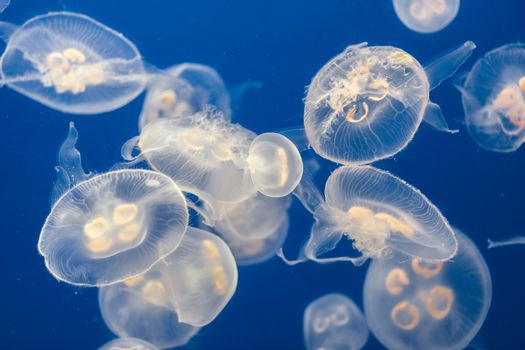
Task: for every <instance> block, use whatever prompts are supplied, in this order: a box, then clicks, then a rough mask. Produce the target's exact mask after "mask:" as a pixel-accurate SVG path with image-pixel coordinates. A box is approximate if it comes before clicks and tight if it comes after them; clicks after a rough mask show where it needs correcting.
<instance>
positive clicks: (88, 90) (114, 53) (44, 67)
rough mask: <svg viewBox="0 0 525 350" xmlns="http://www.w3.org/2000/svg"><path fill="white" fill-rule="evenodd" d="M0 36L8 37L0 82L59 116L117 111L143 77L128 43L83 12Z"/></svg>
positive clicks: (0, 31) (37, 20)
mask: <svg viewBox="0 0 525 350" xmlns="http://www.w3.org/2000/svg"><path fill="white" fill-rule="evenodd" d="M0 37H3V38H8V40H7V46H6V49H5V51H4V53H3V55H2V57H1V59H0V73H1V79H2V81H1V83H5V84H7V85H8V86H9V87H11V88H12V89H14V90H16V91H17V92H19V93H21V94H23V95H25V96H27V97H29V98H31V99H33V100H36V101H38V102H40V103H42V104H44V105H46V106H48V107H50V108H53V109H56V110H59V111H61V112H64V113H73V114H97V113H104V112H109V111H111V110H114V109H117V108H120V107H122V106H123V105H125V104H127V103H128V102H130V101H131V100H133V99H134V98H135V97H137V96H138V95H139V94H140V93H141V92H142V91H143V90H144V87H145V85H146V82H147V79H148V75H147V74H146V72H145V69H144V64H143V62H142V58H141V55H140V53H139V52H138V50H137V48H136V47H135V45H134V44H133V43H132V42H130V41H129V40H128V39H126V38H125V37H124V36H123V35H122V34H120V33H118V32H116V31H114V30H113V29H111V28H109V27H107V26H105V25H104V24H102V23H99V22H97V21H95V20H94V19H92V18H90V17H88V16H85V15H82V14H77V13H71V12H51V13H48V14H45V15H40V16H36V17H34V18H31V19H30V20H28V21H27V22H26V23H24V24H22V25H21V26H20V27H14V26H12V25H2V26H0Z"/></svg>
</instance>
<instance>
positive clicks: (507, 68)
mask: <svg viewBox="0 0 525 350" xmlns="http://www.w3.org/2000/svg"><path fill="white" fill-rule="evenodd" d="M462 78H463V81H461V82H460V83H459V84H458V89H459V90H460V91H461V94H462V101H463V110H464V111H465V120H466V123H467V129H468V132H469V134H470V136H471V137H472V138H473V139H474V141H475V142H476V143H477V144H478V145H479V146H481V147H483V148H485V149H487V150H489V151H496V152H512V151H515V150H516V149H518V148H519V147H520V146H521V144H522V143H523V142H524V141H525V44H509V45H504V46H501V47H499V48H497V49H495V50H492V51H490V52H488V53H486V54H485V55H484V56H483V57H482V58H481V59H479V60H478V61H477V62H476V64H475V65H474V67H473V68H472V70H471V71H470V72H469V73H468V74H466V75H464V76H463V77H462Z"/></svg>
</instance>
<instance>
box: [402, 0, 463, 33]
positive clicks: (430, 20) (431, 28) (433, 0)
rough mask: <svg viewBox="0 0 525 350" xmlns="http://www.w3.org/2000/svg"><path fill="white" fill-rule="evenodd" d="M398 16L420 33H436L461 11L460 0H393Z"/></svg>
mask: <svg viewBox="0 0 525 350" xmlns="http://www.w3.org/2000/svg"><path fill="white" fill-rule="evenodd" d="M393 3H394V10H395V11H396V15H397V17H399V19H400V20H401V22H403V24H404V25H405V26H407V27H408V28H410V29H412V30H413V31H416V32H420V33H434V32H438V31H440V30H441V29H443V28H445V27H446V26H448V25H449V23H450V22H452V21H453V20H454V18H456V15H457V14H458V11H459V0H393Z"/></svg>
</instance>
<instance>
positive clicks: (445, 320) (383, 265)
mask: <svg viewBox="0 0 525 350" xmlns="http://www.w3.org/2000/svg"><path fill="white" fill-rule="evenodd" d="M455 231H456V234H457V237H458V254H457V255H456V256H455V257H454V259H453V260H450V261H445V262H443V261H436V260H424V259H419V258H415V257H410V256H406V255H403V254H400V253H395V254H394V255H393V256H392V257H391V258H390V259H388V260H375V261H373V262H372V263H371V264H370V266H369V268H368V272H367V275H366V279H365V285H364V289H363V298H364V306H365V315H366V318H367V321H368V325H369V327H370V330H371V331H372V333H374V335H375V336H376V337H377V339H378V340H379V341H380V342H381V343H382V344H383V345H384V346H385V347H387V348H389V349H443V350H444V349H447V350H449V349H464V348H465V347H466V346H467V345H468V344H469V343H470V341H471V340H472V339H473V338H474V336H475V335H476V334H477V333H478V331H479V329H480V328H481V326H482V324H483V322H484V320H485V317H486V316H487V313H488V310H489V307H490V302H491V298H492V282H491V278H490V272H489V269H488V267H487V264H486V262H485V260H484V259H483V256H482V255H481V253H480V252H479V250H478V249H477V248H476V246H475V245H474V243H473V242H472V241H471V240H470V239H469V238H468V237H467V236H466V235H465V234H464V233H462V232H460V231H458V230H455Z"/></svg>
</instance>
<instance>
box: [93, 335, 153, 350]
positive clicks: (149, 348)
mask: <svg viewBox="0 0 525 350" xmlns="http://www.w3.org/2000/svg"><path fill="white" fill-rule="evenodd" d="M158 349H159V348H157V347H156V346H155V345H153V344H150V343H148V342H146V341H144V340H142V339H137V338H118V339H114V340H112V341H109V342H107V343H106V344H104V345H102V346H101V347H100V348H98V350H158Z"/></svg>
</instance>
